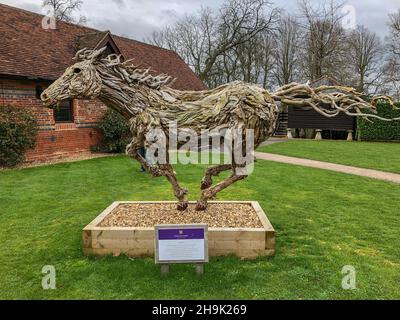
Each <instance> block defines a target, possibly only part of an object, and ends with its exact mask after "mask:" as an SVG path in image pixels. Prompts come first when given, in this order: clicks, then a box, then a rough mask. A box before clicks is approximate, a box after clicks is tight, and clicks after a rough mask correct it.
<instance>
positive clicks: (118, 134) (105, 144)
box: [93, 109, 132, 153]
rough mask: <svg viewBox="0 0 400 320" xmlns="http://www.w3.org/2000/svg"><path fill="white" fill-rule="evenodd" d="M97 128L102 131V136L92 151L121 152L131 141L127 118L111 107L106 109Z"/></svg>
mask: <svg viewBox="0 0 400 320" xmlns="http://www.w3.org/2000/svg"><path fill="white" fill-rule="evenodd" d="M99 128H100V129H101V130H102V131H103V133H104V138H103V140H102V141H101V143H100V144H99V145H98V146H96V147H95V148H94V150H93V151H101V152H109V153H123V152H125V150H126V146H127V145H128V144H129V143H130V142H131V141H132V134H131V131H130V128H129V122H128V120H127V119H125V118H124V117H123V116H122V115H120V114H119V113H117V112H116V111H113V110H111V109H108V110H107V112H106V114H105V115H104V117H103V119H102V120H101V122H100V124H99Z"/></svg>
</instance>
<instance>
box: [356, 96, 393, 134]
mask: <svg viewBox="0 0 400 320" xmlns="http://www.w3.org/2000/svg"><path fill="white" fill-rule="evenodd" d="M398 106H399V107H400V105H398ZM377 110H378V114H379V116H381V117H383V118H399V117H400V110H395V109H393V108H392V107H391V106H390V105H389V104H387V103H380V104H378V106H377ZM372 121H373V123H370V122H368V121H366V120H365V119H363V118H358V138H359V139H360V140H362V141H392V140H400V121H393V122H386V121H381V120H375V119H373V120H372Z"/></svg>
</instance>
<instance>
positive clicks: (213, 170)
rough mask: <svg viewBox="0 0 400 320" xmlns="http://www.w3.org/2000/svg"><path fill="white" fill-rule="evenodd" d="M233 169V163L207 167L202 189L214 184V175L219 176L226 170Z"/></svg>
mask: <svg viewBox="0 0 400 320" xmlns="http://www.w3.org/2000/svg"><path fill="white" fill-rule="evenodd" d="M228 170H232V164H223V165H218V166H214V167H210V168H208V169H207V171H206V173H205V175H204V178H203V180H202V181H201V190H207V189H209V188H210V187H211V186H212V184H213V180H212V178H213V177H218V176H219V175H220V173H222V172H224V171H228Z"/></svg>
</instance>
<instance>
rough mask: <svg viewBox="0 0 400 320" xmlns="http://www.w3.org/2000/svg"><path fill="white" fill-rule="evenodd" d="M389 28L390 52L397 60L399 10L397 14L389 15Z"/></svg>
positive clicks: (399, 42)
mask: <svg viewBox="0 0 400 320" xmlns="http://www.w3.org/2000/svg"><path fill="white" fill-rule="evenodd" d="M389 19H390V22H389V26H390V31H391V34H390V37H389V41H390V45H389V46H390V50H391V52H392V53H393V54H394V55H395V56H396V57H398V58H400V9H399V11H398V12H397V13H393V14H391V15H389Z"/></svg>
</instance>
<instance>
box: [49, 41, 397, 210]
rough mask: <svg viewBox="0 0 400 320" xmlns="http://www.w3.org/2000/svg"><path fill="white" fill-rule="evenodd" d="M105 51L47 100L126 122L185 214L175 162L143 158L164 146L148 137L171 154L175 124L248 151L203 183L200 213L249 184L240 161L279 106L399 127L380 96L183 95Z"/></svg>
mask: <svg viewBox="0 0 400 320" xmlns="http://www.w3.org/2000/svg"><path fill="white" fill-rule="evenodd" d="M104 50H105V48H103V49H100V50H85V49H83V50H80V51H79V52H77V54H76V56H75V60H76V63H75V64H74V65H72V66H71V67H69V68H68V69H67V70H66V71H65V73H64V74H63V75H62V76H61V77H60V78H59V79H58V80H57V81H55V82H54V83H53V84H52V85H51V86H50V87H49V88H48V89H46V90H45V91H44V93H43V94H42V100H43V102H44V103H45V105H46V106H48V107H53V106H54V105H56V104H57V103H59V102H60V101H62V100H65V99H88V98H90V99H94V98H98V99H99V100H100V101H102V102H103V103H104V104H105V105H107V106H108V107H109V108H111V109H114V110H116V111H117V112H119V113H121V114H122V115H123V116H125V117H126V118H127V119H128V120H129V121H130V125H131V132H132V142H131V144H130V145H129V146H128V148H127V154H128V155H129V156H131V157H132V158H133V159H135V160H137V161H139V162H140V164H141V165H142V166H143V167H144V168H145V169H146V171H147V172H149V173H150V174H151V175H152V176H154V177H159V176H164V177H166V179H167V180H168V181H169V182H170V183H171V185H172V187H173V190H174V195H175V196H176V198H177V199H178V201H179V203H178V210H181V211H184V210H186V208H187V207H188V201H187V194H188V191H187V190H186V189H184V188H182V187H181V186H180V184H179V182H178V180H177V177H176V173H175V171H174V169H173V167H172V166H171V164H170V162H169V157H167V161H166V163H160V162H156V163H149V162H148V161H147V160H146V159H145V158H144V157H143V156H142V155H141V152H140V150H141V149H142V148H143V147H149V146H150V145H152V144H154V142H155V140H157V138H154V136H153V135H149V133H151V132H153V131H155V130H159V131H162V132H164V133H165V136H166V139H167V146H168V142H169V140H168V139H169V129H170V124H171V123H175V124H176V126H177V129H178V131H179V132H183V131H185V130H187V129H190V130H191V131H192V132H193V131H194V132H195V133H196V134H197V135H198V136H200V135H201V134H202V133H203V132H204V131H213V132H215V131H218V132H221V133H222V132H226V130H232V131H236V130H240V132H242V133H241V135H242V141H243V143H242V144H241V145H239V146H234V148H233V149H232V150H231V157H232V163H231V164H223V165H219V166H214V167H210V168H208V169H207V171H206V173H205V175H204V177H203V179H202V181H201V189H202V196H201V199H200V200H199V201H198V204H197V210H205V209H206V208H207V203H208V201H209V200H210V199H213V198H214V197H215V196H216V195H217V194H218V193H219V192H220V191H222V190H224V189H226V188H227V187H229V186H231V185H232V184H234V183H236V182H237V181H240V180H243V179H245V178H246V177H247V175H246V174H243V173H241V172H243V170H239V169H243V163H239V162H238V161H237V159H236V156H235V155H236V154H237V153H238V152H239V153H241V154H242V153H246V152H247V149H246V143H245V142H246V141H247V139H246V138H247V136H248V133H247V132H249V130H250V131H251V132H253V135H254V137H253V138H254V146H255V147H258V146H259V145H260V144H261V143H262V142H264V141H266V140H267V139H268V138H269V137H270V136H272V135H273V134H274V132H275V129H276V126H277V122H278V116H279V108H278V106H277V103H278V102H280V103H284V104H286V105H290V106H297V107H301V108H305V109H310V108H311V109H314V110H316V111H317V112H318V113H320V114H321V115H323V116H325V117H330V118H332V117H335V116H338V115H339V114H340V113H345V114H347V115H349V116H356V117H364V118H366V119H379V120H383V121H393V120H400V118H396V119H385V118H382V117H380V116H379V115H377V111H376V104H377V103H378V102H379V101H383V100H384V101H387V102H389V104H390V105H391V106H392V107H393V108H396V107H395V105H394V103H393V100H392V99H391V98H390V97H386V96H377V97H373V98H372V99H371V100H370V101H368V100H367V99H366V97H365V96H364V95H363V94H362V93H359V92H357V91H356V90H355V89H353V88H348V87H342V86H322V87H319V88H311V87H310V85H309V84H308V83H307V84H298V83H292V84H289V85H286V86H283V87H281V88H279V89H277V90H276V91H275V92H273V93H272V94H270V93H269V92H268V91H267V90H265V89H263V88H261V87H259V86H257V85H252V84H248V83H244V82H241V81H236V82H233V83H229V84H226V85H223V86H220V87H218V88H215V89H211V90H204V91H180V90H176V89H173V88H172V87H171V85H172V84H173V82H174V79H173V78H172V77H170V76H168V75H166V74H161V75H153V74H152V73H151V70H150V69H146V68H141V67H140V66H136V65H133V64H132V61H131V60H130V61H125V62H122V61H121V56H118V55H115V54H113V55H109V56H108V57H102V53H103V52H104ZM253 151H254V150H253ZM228 170H231V171H232V175H231V176H230V177H229V178H227V179H225V180H223V181H222V182H220V183H218V184H216V185H213V178H214V177H216V176H219V175H220V174H221V173H222V172H223V171H228Z"/></svg>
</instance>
